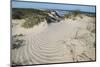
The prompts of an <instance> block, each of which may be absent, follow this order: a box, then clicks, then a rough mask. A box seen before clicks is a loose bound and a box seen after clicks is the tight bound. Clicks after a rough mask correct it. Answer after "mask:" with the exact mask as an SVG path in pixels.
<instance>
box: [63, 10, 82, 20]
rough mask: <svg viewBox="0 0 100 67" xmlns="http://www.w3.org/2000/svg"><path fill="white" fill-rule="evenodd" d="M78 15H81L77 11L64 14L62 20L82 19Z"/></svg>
mask: <svg viewBox="0 0 100 67" xmlns="http://www.w3.org/2000/svg"><path fill="white" fill-rule="evenodd" d="M80 14H81V12H80V11H79V10H75V11H73V12H70V13H68V14H65V16H64V18H68V19H71V18H72V19H73V20H76V18H75V17H77V16H79V17H80V18H81V19H82V18H83V17H82V16H81V15H80Z"/></svg>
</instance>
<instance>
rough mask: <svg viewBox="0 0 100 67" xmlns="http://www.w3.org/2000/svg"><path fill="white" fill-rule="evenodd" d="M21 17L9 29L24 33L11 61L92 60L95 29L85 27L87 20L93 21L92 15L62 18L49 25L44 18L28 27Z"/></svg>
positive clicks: (37, 62)
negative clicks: (22, 40)
mask: <svg viewBox="0 0 100 67" xmlns="http://www.w3.org/2000/svg"><path fill="white" fill-rule="evenodd" d="M15 21H16V20H13V22H12V23H15ZM22 21H23V20H17V22H16V23H18V22H19V24H18V25H16V26H14V27H13V29H12V34H13V35H15V34H24V35H25V36H23V37H22V39H24V40H25V45H24V46H22V47H20V48H19V49H13V50H12V62H13V63H15V64H21V65H27V64H45V63H60V62H76V61H92V60H95V47H93V45H94V42H95V33H91V32H90V31H89V30H87V27H91V26H89V25H90V24H91V25H94V19H93V18H92V17H87V16H84V18H83V19H80V18H78V19H77V20H72V19H65V20H62V21H60V22H59V23H51V24H50V25H47V23H46V21H45V22H41V23H40V24H39V25H36V26H35V27H33V28H31V29H24V28H22V27H21V26H20V25H21V24H20V22H22ZM92 27H93V26H92ZM92 27H91V28H90V29H92ZM94 28H95V27H93V29H94ZM77 32H78V33H77Z"/></svg>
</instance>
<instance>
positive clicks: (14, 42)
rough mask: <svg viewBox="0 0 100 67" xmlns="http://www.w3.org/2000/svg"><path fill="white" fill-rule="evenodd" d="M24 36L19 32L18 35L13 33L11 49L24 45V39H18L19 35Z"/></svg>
mask: <svg viewBox="0 0 100 67" xmlns="http://www.w3.org/2000/svg"><path fill="white" fill-rule="evenodd" d="M22 36H24V35H23V34H19V35H14V36H12V46H11V48H12V49H18V48H20V47H21V46H23V45H24V40H23V39H19V37H22Z"/></svg>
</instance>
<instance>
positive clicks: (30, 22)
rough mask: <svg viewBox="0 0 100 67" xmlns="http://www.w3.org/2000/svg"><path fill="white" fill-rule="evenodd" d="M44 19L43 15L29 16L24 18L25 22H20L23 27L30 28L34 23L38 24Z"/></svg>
mask: <svg viewBox="0 0 100 67" xmlns="http://www.w3.org/2000/svg"><path fill="white" fill-rule="evenodd" d="M43 21H44V17H39V16H30V17H28V18H26V19H25V22H24V23H23V24H22V27H24V28H32V27H33V26H34V25H37V24H39V23H40V22H43Z"/></svg>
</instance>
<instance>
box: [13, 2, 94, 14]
mask: <svg viewBox="0 0 100 67" xmlns="http://www.w3.org/2000/svg"><path fill="white" fill-rule="evenodd" d="M12 8H36V9H59V10H80V11H84V12H92V13H95V6H86V5H73V4H54V3H39V2H26V1H12Z"/></svg>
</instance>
